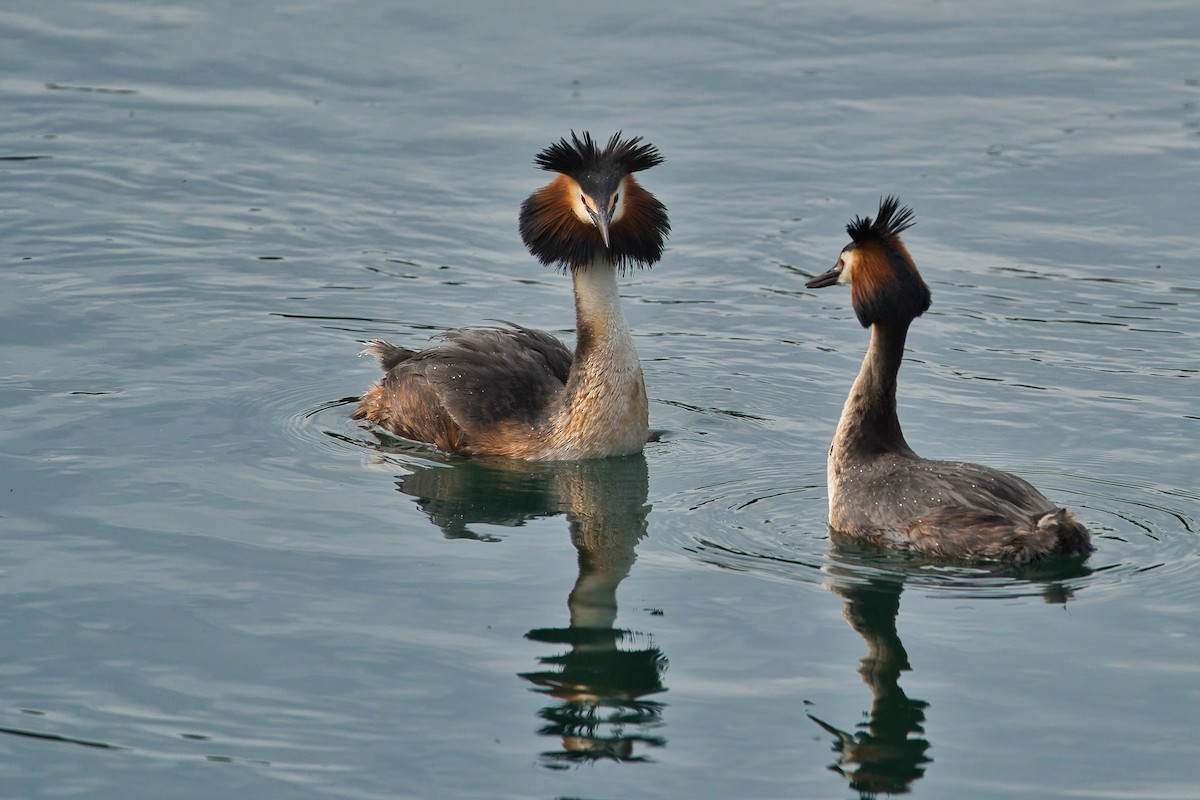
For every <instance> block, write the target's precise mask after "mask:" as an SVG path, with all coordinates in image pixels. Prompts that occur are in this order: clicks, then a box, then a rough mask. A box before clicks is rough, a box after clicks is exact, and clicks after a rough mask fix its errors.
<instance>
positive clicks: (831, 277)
mask: <svg viewBox="0 0 1200 800" xmlns="http://www.w3.org/2000/svg"><path fill="white" fill-rule="evenodd" d="M841 276H842V271H841V270H840V269H838V268H837V265H836V264H835V265H834V267H833V269H831V270H829V271H828V272H822V273H821V274H820V275H818V276H817V277H815V278H813V279H812V280H810V281H809V282H808V283H806V284H804V285H805V286H807V287H808V288H809V289H824V288H825V287H826V286H833V285H834V284H835V283H837V282H838V278H840V277H841Z"/></svg>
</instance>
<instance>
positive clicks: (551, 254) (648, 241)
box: [520, 175, 671, 271]
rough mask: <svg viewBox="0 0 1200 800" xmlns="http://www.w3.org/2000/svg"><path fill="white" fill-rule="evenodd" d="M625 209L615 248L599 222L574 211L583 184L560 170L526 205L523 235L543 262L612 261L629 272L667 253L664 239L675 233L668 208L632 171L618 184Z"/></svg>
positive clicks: (565, 265) (616, 226)
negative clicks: (635, 266) (580, 216)
mask: <svg viewBox="0 0 1200 800" xmlns="http://www.w3.org/2000/svg"><path fill="white" fill-rule="evenodd" d="M618 186H619V189H618V191H619V192H620V193H622V194H623V195H624V200H623V208H624V212H623V213H622V215H621V216H620V218H619V219H617V220H615V221H614V222H613V223H612V225H611V227H610V229H609V243H610V247H609V248H608V249H607V250H606V249H605V247H604V240H603V239H602V238H601V236H600V231H599V230H597V228H596V226H595V225H592V224H590V223H588V222H584V221H583V220H581V219H580V218H579V217H578V216H577V215H576V214H575V211H574V210H573V205H574V202H575V199H576V198H575V195H576V194H578V193H579V192H580V191H581V188H580V185H579V183H578V182H577V181H576V180H575V179H574V178H571V177H569V176H567V175H559V176H558V177H556V178H555V179H554V180H552V181H550V183H548V184H546V186H544V187H542V188H541V189H539V190H538V191H536V192H534V193H533V194H532V195H530V196H529V197H528V198H527V199H526V200H525V202H524V203H523V204H522V205H521V224H520V229H521V238H522V239H524V241H525V244H526V246H527V247H528V248H529V252H531V253H532V254H533V255H534V256H535V257H536V258H537V259H538V261H540V262H541V263H542V264H544V265H546V266H556V267H559V268H560V269H570V268H573V267H583V266H590V265H593V264H596V263H607V264H609V265H611V266H614V267H617V268H618V269H620V270H622V271H624V269H625V268H626V267H628V266H632V265H635V264H636V265H640V266H649V265H651V264H654V263H655V262H657V261H658V260H659V259H660V258H662V251H663V240H664V237H665V236H666V235H667V234H668V233H669V232H670V230H671V224H670V222H669V221H668V219H667V210H666V207H665V206H663V204H662V203H660V202H659V201H658V199H657V198H655V197H654V195H652V194H651V193H650V192H648V191H646V190H645V189H644V188H642V185H641V184H640V183H638V182H637V180H636V179H634V177H633V176H632V175H626V176H625V177H624V178H622V179H621V181H620V183H619V184H618Z"/></svg>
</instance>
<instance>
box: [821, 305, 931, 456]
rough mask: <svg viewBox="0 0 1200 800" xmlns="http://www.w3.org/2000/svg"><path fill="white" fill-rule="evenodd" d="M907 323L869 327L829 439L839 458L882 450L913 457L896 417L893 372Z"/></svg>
mask: <svg viewBox="0 0 1200 800" xmlns="http://www.w3.org/2000/svg"><path fill="white" fill-rule="evenodd" d="M908 325H909V322H908V321H903V322H899V323H882V322H877V323H875V324H874V325H872V326H871V345H870V347H868V348H867V355H866V356H865V357H864V358H863V362H862V367H861V368H860V369H859V371H858V377H857V378H855V380H854V385H853V386H852V387H851V388H850V396H849V397H847V398H846V404H845V405H844V406H843V407H842V418H841V420H840V421H839V422H838V427H837V433H836V434H835V435H834V438H833V454H836V455H837V456H838V457H839V460H840V459H842V458H847V457H848V458H851V459H853V458H863V457H869V456H874V455H879V454H882V453H899V454H902V455H909V456H916V453H914V452H913V451H912V448H910V447H909V446H908V443H907V442H906V441H904V434H903V433H902V432H901V430H900V419H899V417H897V416H896V375H897V373H898V372H899V371H900V362H901V361H902V360H903V358H904V340H905V338H906V337H907V336H908Z"/></svg>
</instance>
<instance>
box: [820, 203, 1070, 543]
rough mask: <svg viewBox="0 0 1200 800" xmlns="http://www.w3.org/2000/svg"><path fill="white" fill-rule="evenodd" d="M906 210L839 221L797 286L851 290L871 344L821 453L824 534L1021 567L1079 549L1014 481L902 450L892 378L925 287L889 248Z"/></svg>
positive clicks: (1063, 523) (906, 221) (1053, 514)
mask: <svg viewBox="0 0 1200 800" xmlns="http://www.w3.org/2000/svg"><path fill="white" fill-rule="evenodd" d="M912 217H913V215H912V210H911V209H909V208H901V207H900V204H899V201H898V200H897V199H896V198H895V197H888V198H885V199H883V200H881V201H880V203H879V213H878V214H877V215H876V216H875V219H874V220H872V219H871V218H870V217H866V218H863V217H856V218H855V220H854V221H853V222H852V223H850V224H849V225H847V226H846V232H847V233H849V234H850V239H851V242H850V244H848V245H846V246H845V248H843V249H842V252H841V255H840V256H839V257H838V261H837V264H835V265H834V266H833V269H831V270H829V271H828V272H826V273H824V274H823V275H818V276H817V277H815V278H813V279H812V280H810V281H808V284H807V286H808V288H810V289H820V288H822V287H825V286H833V285H834V284H847V285H849V286H850V301H851V304H852V305H853V306H854V312H855V313H856V314H857V315H858V321H859V322H861V323H862V325H863V327H864V328H867V327H869V328H870V329H871V344H870V347H869V348H868V349H867V355H866V357H865V358H864V359H863V363H862V368H861V369H860V370H859V372H858V377H857V378H856V379H855V381H854V385H853V386H852V387H851V389H850V395H849V397H847V398H846V404H845V406H844V407H843V408H842V417H841V420H840V421H839V422H838V426H837V432H836V433H835V434H834V437H833V445H832V446H831V447H830V449H829V461H828V484H829V527H830V529H831V531H833V532H834V533H835V534H839V535H843V536H847V537H851V538H855V539H860V540H866V541H871V542H875V543H876V544H880V545H884V546H887V547H897V548H903V549H907V550H913V551H917V552H921V553H926V554H931V555H938V556H947V557H951V558H960V559H968V560H976V559H986V560H998V561H1005V562H1009V563H1013V564H1024V563H1027V562H1029V561H1032V560H1035V559H1039V558H1042V557H1045V556H1051V555H1056V554H1066V553H1079V554H1083V553H1089V552H1091V550H1092V545H1091V542H1090V537H1089V535H1088V532H1087V529H1086V528H1084V527H1083V525H1081V524H1080V523H1078V522H1076V521H1075V519H1074V517H1073V516H1072V515H1071V513H1070V512H1069V511H1067V510H1066V509H1064V508H1060V507H1058V506H1056V505H1054V504H1053V503H1051V502H1050V501H1049V500H1047V499H1046V498H1045V496H1044V495H1042V493H1041V492H1039V491H1038V490H1037V489H1035V488H1033V487H1032V486H1030V485H1029V484H1028V483H1027V482H1025V481H1024V480H1022V479H1020V478H1018V477H1016V476H1015V475H1009V474H1008V473H1006V472H1000V471H999V470H995V469H991V468H990V467H984V466H980V465H978V464H968V463H963V462H958V461H930V460H927V459H924V458H921V457H920V456H918V455H917V454H916V453H914V452H913V450H912V448H910V447H909V446H908V443H907V442H906V441H905V440H904V434H903V433H902V432H901V431H900V420H899V419H898V418H897V416H896V374H897V373H898V372H899V371H900V361H901V359H902V358H903V356H904V340H905V337H906V336H907V335H908V326H909V324H910V323H911V322H912V321H913V320H914V319H916V318H917V317H919V316H920V315H921V314H923V313H925V310H926V309H928V308H929V299H930V295H929V287H928V286H926V285H925V281H924V280H922V279H921V275H920V273H918V272H917V265H916V264H915V263H913V260H912V257H911V256H910V255H909V254H908V250H906V249H905V247H904V243H903V242H902V241H900V234H901V232H903V231H905V230H907V229H908V227H909V226H911V225H912V223H913V218H912Z"/></svg>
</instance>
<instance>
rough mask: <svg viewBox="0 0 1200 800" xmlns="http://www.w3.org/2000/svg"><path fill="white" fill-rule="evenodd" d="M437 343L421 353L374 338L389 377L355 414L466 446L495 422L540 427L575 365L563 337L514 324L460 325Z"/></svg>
mask: <svg viewBox="0 0 1200 800" xmlns="http://www.w3.org/2000/svg"><path fill="white" fill-rule="evenodd" d="M435 340H436V343H435V344H433V345H432V346H430V347H428V348H426V349H424V350H421V351H413V350H408V349H406V348H402V347H396V346H395V345H391V344H388V343H387V342H373V343H372V344H371V345H370V346H369V347H368V348H367V350H365V351H364V352H365V353H370V354H372V355H375V356H376V357H377V358H379V361H380V366H381V367H382V368H383V370H384V377H383V380H381V381H380V382H379V385H378V386H377V387H376V388H375V389H373V390H372V391H371V392H370V393H368V394H367V395H365V396H364V397H363V399H362V401H361V402H360V403H359V405H358V407H357V409H355V412H354V414H353V417H354V418H355V419H364V418H365V419H370V420H371V421H372V422H376V423H377V424H380V425H383V426H384V427H385V428H388V429H390V430H392V431H393V432H395V433H398V434H399V435H401V436H405V437H406V438H410V439H415V440H418V441H426V442H432V443H434V444H436V445H437V446H439V447H441V448H443V449H446V450H451V451H455V450H462V449H465V448H467V447H469V444H470V442H471V441H472V439H473V438H474V437H475V436H476V435H477V434H478V432H479V431H480V430H481V429H483V428H485V427H487V426H489V425H495V424H499V423H511V422H518V423H521V424H525V425H535V424H537V423H538V422H539V421H541V419H542V416H543V414H544V412H545V411H546V409H547V408H548V407H549V406H550V404H551V401H552V400H553V399H554V398H555V397H556V396H557V395H558V394H559V393H560V392H562V390H563V387H564V385H565V384H566V381H567V374H568V372H569V371H570V369H571V361H572V355H571V351H569V350H568V349H567V348H566V347H565V346H564V345H563V343H562V342H560V341H558V339H556V338H554V337H553V336H551V335H550V334H548V333H543V332H542V331H537V330H533V329H531V328H526V327H523V326H521V325H514V324H512V323H505V324H504V326H478V327H470V328H459V329H456V330H452V331H447V332H445V333H442V334H439V335H438V336H437V337H435ZM455 429H456V430H455Z"/></svg>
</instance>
